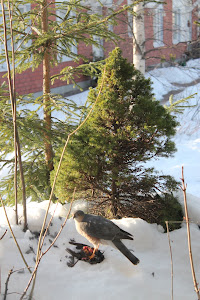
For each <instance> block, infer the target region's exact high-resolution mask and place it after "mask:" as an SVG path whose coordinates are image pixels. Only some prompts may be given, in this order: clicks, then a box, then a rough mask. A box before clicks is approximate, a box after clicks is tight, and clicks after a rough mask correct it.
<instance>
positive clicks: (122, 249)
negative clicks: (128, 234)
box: [112, 240, 140, 265]
mask: <svg viewBox="0 0 200 300" xmlns="http://www.w3.org/2000/svg"><path fill="white" fill-rule="evenodd" d="M112 242H113V244H114V245H115V247H117V249H118V250H119V251H120V252H121V253H122V254H124V255H125V256H126V257H127V258H128V259H129V260H130V261H131V262H132V264H134V265H137V264H138V263H139V262H140V261H139V259H138V258H137V257H136V256H135V255H133V253H131V251H130V250H128V248H127V247H126V246H125V245H124V244H123V243H122V242H121V241H120V240H113V241H112Z"/></svg>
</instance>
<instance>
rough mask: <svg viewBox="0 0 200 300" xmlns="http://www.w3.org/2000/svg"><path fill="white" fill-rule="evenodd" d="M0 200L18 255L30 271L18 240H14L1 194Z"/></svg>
mask: <svg viewBox="0 0 200 300" xmlns="http://www.w3.org/2000/svg"><path fill="white" fill-rule="evenodd" d="M0 200H1V205H2V207H3V210H4V213H5V216H6V220H7V223H8V227H9V229H10V232H11V234H12V237H13V239H14V241H15V244H16V246H17V248H18V250H19V253H20V255H21V257H22V259H23V261H24V263H25V266H26V267H27V269H28V270H29V272H30V273H31V270H30V267H29V266H28V264H27V262H26V260H25V258H24V255H23V253H22V250H21V248H20V246H19V244H18V242H17V240H16V237H15V235H14V232H13V230H12V227H11V225H10V221H9V219H8V215H7V212H6V208H5V206H4V203H3V199H2V197H1V195H0Z"/></svg>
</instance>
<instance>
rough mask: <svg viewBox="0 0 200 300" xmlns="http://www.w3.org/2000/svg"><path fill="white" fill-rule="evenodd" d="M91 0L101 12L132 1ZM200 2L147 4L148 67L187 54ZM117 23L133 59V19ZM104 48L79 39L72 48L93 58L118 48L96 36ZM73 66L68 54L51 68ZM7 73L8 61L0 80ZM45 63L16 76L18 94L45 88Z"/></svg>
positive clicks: (57, 86)
mask: <svg viewBox="0 0 200 300" xmlns="http://www.w3.org/2000/svg"><path fill="white" fill-rule="evenodd" d="M88 2H90V3H92V5H93V6H94V7H95V9H96V10H98V12H99V13H102V14H103V13H104V12H105V11H106V10H107V9H109V7H114V5H115V6H118V7H119V6H121V5H124V4H130V3H132V1H131V0H104V1H102V2H103V3H104V7H101V6H98V5H97V3H98V2H94V1H88ZM199 6H200V5H199V1H194V0H167V1H166V4H156V3H148V4H145V5H144V10H143V11H144V32H145V43H144V47H143V49H144V53H143V56H144V57H145V63H146V68H148V67H151V66H155V65H158V64H160V63H164V62H167V61H174V60H181V59H183V58H184V56H185V52H186V50H187V48H188V43H189V42H191V41H195V40H197V38H198V26H197V25H195V23H194V22H195V21H197V20H198V15H199V12H198V8H199ZM22 9H23V10H27V11H29V10H30V4H27V5H26V6H23V8H22ZM118 19H119V20H118V24H117V25H116V26H114V27H113V28H111V30H113V31H114V32H115V33H116V34H117V35H119V36H121V37H122V38H123V40H120V41H119V42H118V46H119V47H120V48H121V49H122V52H123V55H124V57H126V58H127V59H128V60H129V61H130V62H132V61H133V32H134V28H133V25H132V24H133V20H132V16H131V14H128V13H124V14H123V15H120V18H118ZM94 39H96V40H97V41H98V42H99V43H100V44H102V45H103V47H104V50H103V49H99V48H96V47H94V46H93V47H92V46H86V45H85V44H83V43H82V42H80V43H79V44H78V45H77V47H75V48H74V49H73V51H76V52H77V53H78V54H82V55H85V56H87V57H89V58H90V59H93V58H94V57H95V58H99V57H107V55H108V53H109V52H110V51H111V50H112V49H113V48H114V47H115V45H114V43H111V42H106V41H103V40H101V39H99V38H98V37H95V36H94ZM69 65H71V66H74V65H75V62H73V61H72V60H70V58H69V57H63V58H62V62H61V63H60V64H59V65H57V66H55V67H54V68H52V69H51V74H52V75H53V74H57V73H59V71H61V70H62V69H63V68H64V67H66V66H69ZM5 73H6V64H2V65H1V66H0V83H1V82H3V81H5V78H3V77H2V76H3V75H4V74H5ZM42 80H43V78H42V66H39V67H38V68H37V69H36V70H35V71H34V72H32V70H31V69H28V70H26V71H24V72H23V73H22V74H17V76H16V90H17V92H18V93H19V94H27V93H35V94H36V95H38V94H39V93H40V92H41V90H42ZM77 82H79V84H80V85H82V86H83V87H86V86H89V84H90V79H89V78H86V77H80V78H77ZM72 88H73V87H72V85H70V84H67V82H64V81H59V80H56V81H55V82H54V84H53V85H52V91H53V92H58V93H61V94H64V93H66V92H69V91H71V90H72Z"/></svg>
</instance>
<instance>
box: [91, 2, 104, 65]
mask: <svg viewBox="0 0 200 300" xmlns="http://www.w3.org/2000/svg"><path fill="white" fill-rule="evenodd" d="M95 11H96V12H97V13H98V14H102V6H96V7H95ZM93 40H94V41H95V42H96V43H97V44H98V45H99V47H98V46H96V45H92V56H93V60H94V61H95V60H97V59H102V58H103V57H104V49H103V39H102V38H101V37H100V36H97V35H93Z"/></svg>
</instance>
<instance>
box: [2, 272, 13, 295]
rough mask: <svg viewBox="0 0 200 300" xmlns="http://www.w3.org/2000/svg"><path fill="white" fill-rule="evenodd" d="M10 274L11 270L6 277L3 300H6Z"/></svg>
mask: <svg viewBox="0 0 200 300" xmlns="http://www.w3.org/2000/svg"><path fill="white" fill-rule="evenodd" d="M12 273H13V268H12V269H11V270H10V271H9V272H8V276H7V279H6V282H5V292H4V297H3V300H6V297H7V293H8V282H9V279H10V276H11V275H12Z"/></svg>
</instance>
